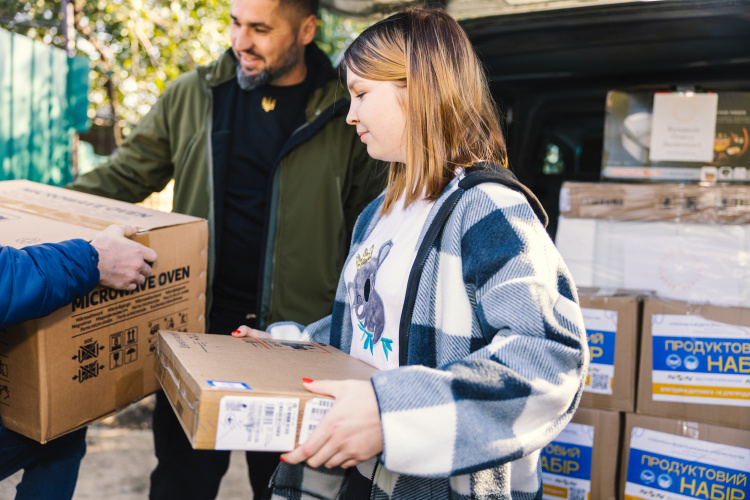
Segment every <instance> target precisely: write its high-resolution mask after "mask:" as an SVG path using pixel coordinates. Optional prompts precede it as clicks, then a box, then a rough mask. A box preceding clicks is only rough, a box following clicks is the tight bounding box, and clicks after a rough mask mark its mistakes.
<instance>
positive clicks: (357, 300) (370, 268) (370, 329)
mask: <svg viewBox="0 0 750 500" xmlns="http://www.w3.org/2000/svg"><path fill="white" fill-rule="evenodd" d="M391 247H393V242H392V241H391V240H388V241H386V242H385V243H383V245H382V246H381V247H380V250H378V255H377V257H373V251H374V250H375V245H373V246H372V247H370V248H369V249H367V248H366V249H365V250H364V252H363V253H362V256H360V255H357V256H356V262H357V273H356V274H355V275H354V281H353V282H351V283H347V290H348V292H349V298H350V300H351V304H352V305H351V307H352V312H353V313H354V314H355V315H356V316H357V319H359V328H360V330H362V332H363V333H362V338H361V339H360V340H364V349H365V350H367V349H369V350H370V354H372V353H373V349H374V346H375V345H377V344H378V343H381V344H382V346H383V353H384V354H385V357H386V359H388V353H389V352H390V351H392V350H393V349H392V348H391V343H392V342H393V341H392V340H391V339H386V338H382V335H383V330H384V329H385V306H384V305H383V300H382V299H381V298H380V295H379V294H378V292H377V290H376V286H375V285H376V278H377V273H378V269H380V266H381V265H382V264H383V261H384V260H385V258H386V257H387V256H388V252H390V250H391Z"/></svg>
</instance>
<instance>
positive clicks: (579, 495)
mask: <svg viewBox="0 0 750 500" xmlns="http://www.w3.org/2000/svg"><path fill="white" fill-rule="evenodd" d="M568 492H569V493H570V496H569V497H568V500H586V490H584V489H582V488H570V489H569V490H568Z"/></svg>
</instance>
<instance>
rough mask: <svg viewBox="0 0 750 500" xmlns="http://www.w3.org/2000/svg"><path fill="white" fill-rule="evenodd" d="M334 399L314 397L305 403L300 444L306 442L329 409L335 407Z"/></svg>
mask: <svg viewBox="0 0 750 500" xmlns="http://www.w3.org/2000/svg"><path fill="white" fill-rule="evenodd" d="M333 403H334V400H333V399H324V398H313V399H311V400H310V401H308V402H307V403H305V409H304V412H303V414H302V426H301V427H300V430H299V444H305V441H307V438H309V437H310V434H312V431H314V430H315V428H316V427H317V426H318V424H319V423H320V421H321V420H323V417H324V416H325V414H326V413H328V410H330V409H331V407H333Z"/></svg>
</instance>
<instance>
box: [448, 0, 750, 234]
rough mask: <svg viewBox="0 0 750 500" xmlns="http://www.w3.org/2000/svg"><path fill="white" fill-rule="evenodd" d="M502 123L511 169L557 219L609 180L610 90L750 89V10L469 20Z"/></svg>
mask: <svg viewBox="0 0 750 500" xmlns="http://www.w3.org/2000/svg"><path fill="white" fill-rule="evenodd" d="M461 24H462V26H463V28H464V29H465V31H466V32H467V34H468V36H469V38H470V39H471V41H472V43H473V44H474V46H475V47H476V49H477V52H478V54H479V56H480V58H481V59H482V61H483V63H484V65H485V66H486V70H487V72H488V78H489V81H490V85H491V89H492V92H493V95H494V97H495V99H496V101H497V103H498V107H499V110H500V113H501V114H502V115H503V118H504V124H505V133H506V139H507V146H508V153H509V157H510V166H511V169H512V170H513V171H514V173H515V174H516V176H517V177H518V178H519V180H520V181H521V182H523V183H524V184H526V185H527V186H528V187H529V188H530V189H531V190H532V191H533V192H534V193H535V194H536V195H537V197H538V198H539V200H540V201H541V202H542V205H543V206H544V208H545V210H546V211H547V213H548V214H549V216H550V224H549V226H548V232H549V234H550V236H551V237H553V238H554V236H555V231H556V226H557V216H558V211H559V210H558V199H559V192H560V187H561V185H562V183H563V182H565V181H581V182H590V181H598V180H600V171H601V160H602V140H603V132H604V120H605V100H606V96H607V92H608V91H609V90H614V89H617V90H635V89H654V90H682V89H684V90H695V91H699V92H700V91H718V92H721V91H728V90H733V91H750V2H748V1H723V0H722V1H718V0H708V1H703V0H697V1H657V2H637V3H627V4H615V5H604V6H597V7H580V8H573V9H564V10H552V11H545V12H533V13H525V14H512V15H502V16H495V17H486V18H481V19H469V20H464V21H461Z"/></svg>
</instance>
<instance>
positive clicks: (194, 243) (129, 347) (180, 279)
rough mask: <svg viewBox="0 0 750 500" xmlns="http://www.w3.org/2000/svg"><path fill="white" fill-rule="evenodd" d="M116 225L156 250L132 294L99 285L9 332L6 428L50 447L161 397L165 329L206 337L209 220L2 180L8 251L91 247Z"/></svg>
mask: <svg viewBox="0 0 750 500" xmlns="http://www.w3.org/2000/svg"><path fill="white" fill-rule="evenodd" d="M110 224H131V225H134V226H137V227H139V228H141V232H139V234H137V235H136V236H135V238H134V239H135V241H137V242H139V243H142V244H144V245H146V246H149V247H151V248H153V249H154V250H155V251H156V252H157V256H158V258H157V262H156V263H155V264H154V266H153V269H152V274H151V276H150V277H149V278H148V279H147V281H146V283H145V284H144V285H142V286H140V287H139V288H138V289H137V290H135V291H133V292H119V291H116V290H112V289H108V288H103V287H97V288H96V289H94V290H93V291H92V292H90V293H89V294H88V295H86V296H83V297H78V298H76V299H75V301H74V302H73V303H72V304H70V305H68V306H65V307H62V308H61V309H58V310H57V311H55V312H53V313H52V314H50V315H48V316H46V317H44V318H39V319H35V320H31V321H27V322H25V323H21V324H17V325H12V326H9V327H8V328H6V329H4V330H0V416H2V420H3V425H4V426H5V427H7V428H8V429H11V430H13V431H16V432H18V433H20V434H23V435H24V436H27V437H30V438H32V439H34V440H36V441H39V442H42V443H44V442H46V441H49V440H50V439H53V438H55V437H57V436H60V435H62V434H65V433H67V432H69V431H72V430H74V429H76V428H79V427H81V426H83V425H87V424H89V423H91V422H93V421H95V420H97V419H99V418H101V417H104V416H107V415H109V414H112V413H113V412H114V411H116V410H117V409H119V408H122V407H124V406H126V405H128V404H129V403H131V402H132V401H134V400H137V399H139V398H141V397H143V396H145V395H147V394H150V393H152V392H154V391H156V390H157V389H158V388H159V383H158V381H157V380H156V376H155V375H154V372H153V365H154V351H155V348H156V332H157V331H158V330H159V329H160V328H173V329H184V330H190V331H199V332H200V331H204V325H205V320H204V311H205V296H204V294H205V289H206V266H207V257H206V247H207V234H208V231H207V225H206V221H205V220H203V219H199V218H196V217H190V216H187V215H181V214H172V213H164V212H159V211H156V210H151V209H148V208H143V207H140V206H136V205H132V204H129V203H123V202H119V201H114V200H109V199H106V198H101V197H98V196H92V195H87V194H83V193H77V192H75V191H70V190H67V189H62V188H56V187H51V186H46V185H43V184H38V183H34V182H29V181H4V182H0V244H1V245H4V246H13V247H16V248H22V247H25V246H28V245H33V244H39V243H56V242H60V241H63V240H67V239H73V238H82V239H84V240H89V241H90V240H91V239H92V238H93V236H94V235H96V234H97V233H98V232H99V231H100V230H102V229H104V228H106V227H107V226H109V225H110Z"/></svg>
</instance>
